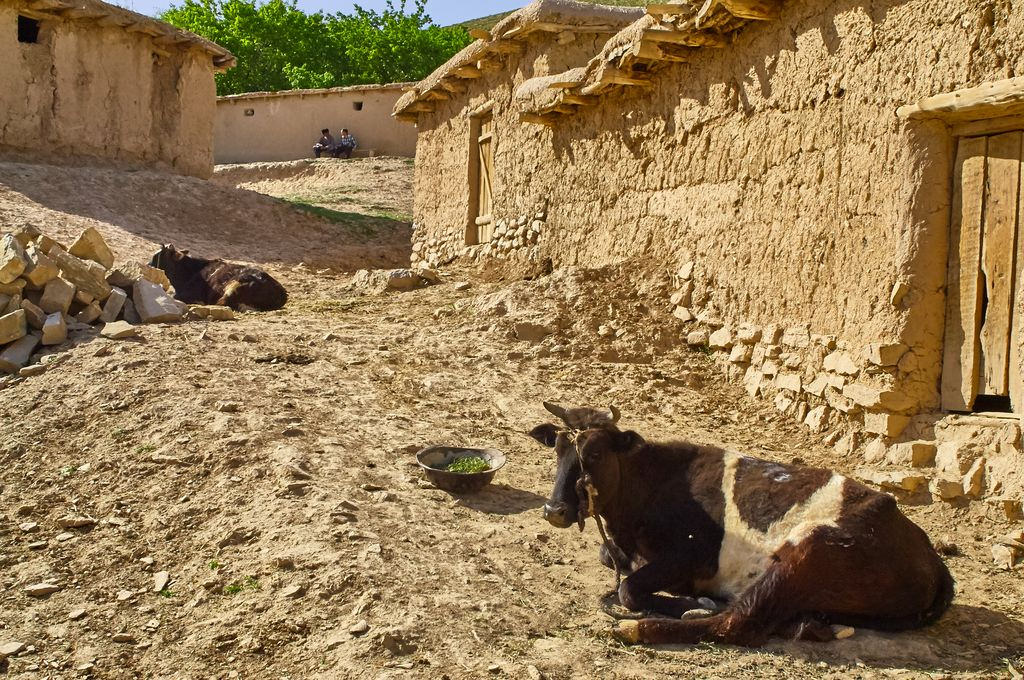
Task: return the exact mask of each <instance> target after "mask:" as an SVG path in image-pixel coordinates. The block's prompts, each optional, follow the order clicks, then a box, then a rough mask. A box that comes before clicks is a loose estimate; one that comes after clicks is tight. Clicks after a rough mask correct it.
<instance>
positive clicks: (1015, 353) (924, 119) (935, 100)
mask: <svg viewBox="0 0 1024 680" xmlns="http://www.w3.org/2000/svg"><path fill="white" fill-rule="evenodd" d="M896 116H897V118H899V119H900V120H903V121H905V122H907V123H913V122H917V121H919V122H921V123H936V122H939V123H942V124H944V126H945V130H946V132H947V134H948V135H949V137H948V138H947V139H948V140H949V141H950V142H952V143H951V144H950V145H949V148H951V150H952V152H953V157H952V158H944V159H943V161H944V162H945V163H947V165H948V167H949V168H950V170H951V172H949V175H948V177H949V182H950V186H949V193H948V205H949V209H950V212H949V219H948V220H947V224H946V233H947V235H949V236H952V235H953V234H952V230H953V212H952V211H953V209H954V208H955V206H954V204H953V191H954V187H953V186H952V184H953V181H954V173H955V168H954V163H955V162H956V153H957V149H958V147H959V142H960V139H962V138H965V137H979V136H990V135H998V134H1000V133H1004V132H1010V131H1013V130H1024V76H1018V77H1015V78H1006V79H1003V80H997V81H992V82H986V83H982V84H981V85H978V86H976V87H970V88H964V89H961V90H956V91H953V92H944V93H940V94H937V95H934V96H929V97H925V98H923V99H920V100H918V101H916V102H913V103H910V104H907V105H905V106H901V107H899V108H898V109H897V110H896ZM927 127H928V126H927V125H924V126H922V127H921V128H914V127H913V126H911V127H910V128H909V129H910V131H911V133H912V134H913V130H915V129H921V130H924V129H926V128H927ZM932 129H934V128H932ZM938 162H939V161H938V160H936V163H938ZM1022 182H1024V178H1022ZM1020 191H1021V192H1022V194H1024V187H1022V188H1021V189H1020ZM1018 201H1019V203H1022V204H1024V195H1021V196H1020V198H1019V199H1018ZM915 207H916V208H918V209H921V210H922V211H926V208H927V206H915ZM1018 207H1020V211H1019V217H1018V223H1017V244H1016V256H1017V263H1016V291H1015V293H1014V309H1013V315H1014V318H1013V320H1012V324H1013V325H1012V326H1011V328H1010V332H1011V334H1012V335H1011V338H1012V337H1016V338H1018V342H1017V344H1016V345H1014V344H1013V343H1012V342H1011V346H1010V359H1009V361H1010V367H1009V373H1010V376H1009V382H1010V385H1009V388H1010V394H1011V401H1012V402H1013V407H1014V411H1015V412H1016V413H1017V414H1018V415H1019V416H1021V417H1022V418H1024V384H1022V383H1024V375H1022V373H1024V356H1022V354H1024V348H1022V347H1021V343H1024V233H1021V232H1024V207H1021V206H1018ZM954 248H956V245H955V244H954V243H953V241H952V239H949V243H948V252H947V254H946V266H947V272H948V269H949V260H950V258H951V256H952V253H953V252H954ZM950 283H951V282H950V281H948V280H947V295H948V286H949V284H950ZM948 306H949V305H948V301H947V305H946V308H945V310H946V311H944V313H947V314H948ZM947 324H948V316H947V318H945V319H944V325H947ZM948 334H949V333H948V329H946V330H945V331H944V332H943V335H942V337H943V347H942V352H943V356H945V354H946V350H947V349H948V346H947V337H948ZM943 363H944V364H945V362H943ZM946 370H947V369H946V366H945V365H943V367H942V374H941V376H942V377H941V378H940V394H939V396H940V399H941V400H942V402H943V403H942V407H943V408H944V409H946V410H957V409H955V408H950V406H954V407H955V406H958V405H959V406H961V407H962V406H963V404H949V403H947V401H946V397H945V394H944V393H945V390H943V389H942V384H943V383H944V382H945V380H946V377H945V376H946ZM1014 395H1017V396H1016V397H1015V396H1014ZM961 401H962V400H961Z"/></svg>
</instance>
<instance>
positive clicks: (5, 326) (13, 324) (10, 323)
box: [0, 309, 28, 345]
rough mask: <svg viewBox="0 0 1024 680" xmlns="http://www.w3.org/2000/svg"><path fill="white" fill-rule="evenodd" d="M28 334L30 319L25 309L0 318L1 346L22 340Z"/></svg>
mask: <svg viewBox="0 0 1024 680" xmlns="http://www.w3.org/2000/svg"><path fill="white" fill-rule="evenodd" d="M27 334H28V319H27V317H26V316H25V310H24V309H19V310H17V311H15V312H11V313H10V314H4V315H3V316H0V345H3V344H6V343H8V342H14V341H15V340H20V339H21V338H23V337H25V336H26V335H27Z"/></svg>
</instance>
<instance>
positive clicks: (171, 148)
mask: <svg viewBox="0 0 1024 680" xmlns="http://www.w3.org/2000/svg"><path fill="white" fill-rule="evenodd" d="M18 8H19V5H18V4H13V5H11V4H4V5H2V6H0V153H2V154H4V155H9V156H13V157H15V158H18V159H33V160H41V161H46V162H58V163H60V162H68V161H70V160H73V159H76V158H98V159H104V160H107V161H113V162H116V163H124V164H130V165H134V166H145V167H157V168H162V169H168V170H172V171H175V172H179V173H182V174H187V175H195V176H199V177H208V176H210V174H212V172H213V120H214V113H215V106H216V104H215V101H216V100H215V97H216V93H215V87H214V81H213V66H212V64H211V61H210V55H209V54H206V53H204V52H202V51H201V50H198V49H193V50H189V51H184V50H177V51H176V50H174V48H170V51H169V53H168V52H164V51H163V50H160V52H162V53H157V52H155V51H154V46H153V42H152V37H150V36H148V35H145V34H142V33H132V32H129V31H127V30H125V29H123V28H119V27H116V26H114V27H104V26H101V25H99V24H98V23H94V22H85V21H69V20H56V19H55V20H52V21H50V20H44V21H42V22H41V30H40V33H39V40H38V42H37V43H21V42H18Z"/></svg>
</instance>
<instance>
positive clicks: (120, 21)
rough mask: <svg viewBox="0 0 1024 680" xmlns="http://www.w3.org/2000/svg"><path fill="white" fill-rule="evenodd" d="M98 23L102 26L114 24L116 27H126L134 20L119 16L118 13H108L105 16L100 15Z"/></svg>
mask: <svg viewBox="0 0 1024 680" xmlns="http://www.w3.org/2000/svg"><path fill="white" fill-rule="evenodd" d="M96 23H97V24H99V25H100V26H114V27H116V28H124V27H125V26H128V25H129V24H132V23H134V22H133V21H132V20H131V19H126V18H125V17H122V16H117V15H116V14H108V15H107V16H105V17H100V18H99V19H97V20H96Z"/></svg>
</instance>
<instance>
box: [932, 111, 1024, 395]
mask: <svg viewBox="0 0 1024 680" xmlns="http://www.w3.org/2000/svg"><path fill="white" fill-rule="evenodd" d="M949 130H950V134H951V136H952V140H953V145H952V149H953V154H954V158H953V165H952V170H953V171H952V173H951V185H952V186H951V192H950V199H951V200H950V217H949V252H948V254H947V288H946V296H947V304H946V310H945V314H946V318H945V325H946V330H945V332H944V335H943V366H942V379H941V387H940V398H941V402H942V408H943V410H946V411H958V412H960V411H971V410H973V408H974V400H975V398H976V397H977V396H979V394H981V393H983V392H982V385H981V383H982V382H984V376H983V375H982V366H981V362H980V352H981V342H982V340H981V336H980V334H981V332H982V327H981V319H980V311H981V310H980V301H981V297H982V291H981V290H980V289H977V288H976V287H975V288H972V287H971V286H970V285H968V286H967V289H968V290H967V291H966V292H967V293H968V294H969V295H970V294H971V290H973V294H974V295H975V299H974V300H973V301H970V302H968V306H969V307H972V308H973V309H974V314H975V318H974V319H973V323H972V322H971V321H968V325H969V326H970V328H969V329H968V331H969V333H970V334H971V335H972V337H973V342H972V343H971V344H970V345H969V346H968V339H967V337H966V335H967V332H968V331H965V330H964V328H966V327H964V326H963V324H960V326H961V327H960V328H954V327H953V326H952V324H951V323H950V321H951V319H952V318H954V313H955V311H956V310H955V309H954V307H955V306H958V307H959V310H960V311H961V312H963V311H964V310H965V309H966V308H965V307H964V305H963V304H962V300H961V293H963V292H965V291H964V290H963V287H962V286H960V285H959V283H960V281H961V280H962V274H963V267H962V264H963V262H964V256H963V254H962V253H961V251H960V248H961V247H964V246H965V245H966V246H970V243H967V244H965V243H964V241H963V238H962V237H961V231H960V230H959V229H957V227H958V223H959V219H960V217H959V216H958V215H956V214H955V211H956V210H957V209H958V208H960V207H963V206H962V204H961V203H960V202H959V201H958V200H957V198H956V197H957V196H961V200H962V195H963V194H962V192H961V187H960V186H959V185H958V184H959V182H960V181H962V177H963V175H962V174H961V173H962V172H963V166H962V165H961V158H960V152H961V148H962V145H963V144H965V143H967V142H968V140H976V141H973V144H974V145H975V146H980V147H981V148H982V152H981V153H982V156H981V157H982V166H983V167H981V168H980V173H981V174H980V177H975V178H974V180H979V181H980V185H981V191H982V192H983V193H982V197H981V198H979V201H981V202H982V204H981V205H978V206H977V214H976V215H974V214H971V219H977V220H978V221H979V223H980V225H981V226H980V227H979V228H980V229H984V228H985V225H986V224H987V221H988V217H987V207H988V206H987V204H986V203H984V196H985V195H987V192H988V188H989V186H990V182H991V177H989V174H988V172H989V165H990V164H991V159H990V150H991V146H990V145H991V143H992V140H993V139H997V138H999V137H1000V136H1001V135H1004V134H1006V133H1009V132H1016V131H1021V132H1024V115H1020V114H1014V115H1009V116H1002V117H999V118H992V119H984V120H977V121H968V122H959V123H955V124H953V125H950V127H949ZM982 140H983V141H982ZM974 153H975V154H977V153H978V149H974ZM1021 162H1022V163H1024V154H1022V158H1021ZM977 171H978V169H977V168H975V172H977ZM1020 172H1021V171H1020V170H1018V173H1019V174H1018V179H1017V202H1016V222H1015V228H1014V230H1013V232H1014V233H1013V235H1012V236H1011V238H1010V240H1011V243H1012V245H1011V248H1012V255H1011V263H1010V267H1011V272H1013V273H1012V274H1011V276H1012V277H1013V289H1011V292H1010V305H1011V309H1010V319H1009V322H1008V329H1007V332H1008V333H1009V338H1008V339H1007V340H1008V382H1007V394H1008V396H1009V397H1010V401H1011V404H1012V408H1013V412H1014V413H1017V414H1019V415H1024V376H1022V375H1021V374H1022V372H1024V356H1022V352H1021V347H1020V345H1021V342H1024V235H1022V234H1021V232H1022V231H1024V191H1022V184H1024V176H1021V174H1020ZM964 209H965V210H966V209H967V208H964ZM974 246H976V247H977V249H978V252H977V253H973V252H972V253H970V254H969V255H970V259H971V260H974V259H977V260H978V265H977V267H978V272H979V275H978V279H979V281H980V278H981V276H980V273H981V271H982V268H983V267H984V263H983V261H982V260H983V259H984V258H985V252H984V243H983V239H981V240H979V243H977V244H974ZM975 255H977V257H976V258H975ZM954 256H956V259H955V260H954ZM960 316H961V319H963V315H962V314H961V315H960ZM1015 339H1016V342H1015V341H1014V340H1015ZM956 345H959V346H956ZM965 366H970V368H969V370H970V373H971V375H970V376H969V378H968V379H967V380H965V379H964V378H965V376H964V373H963V371H964V368H965Z"/></svg>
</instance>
